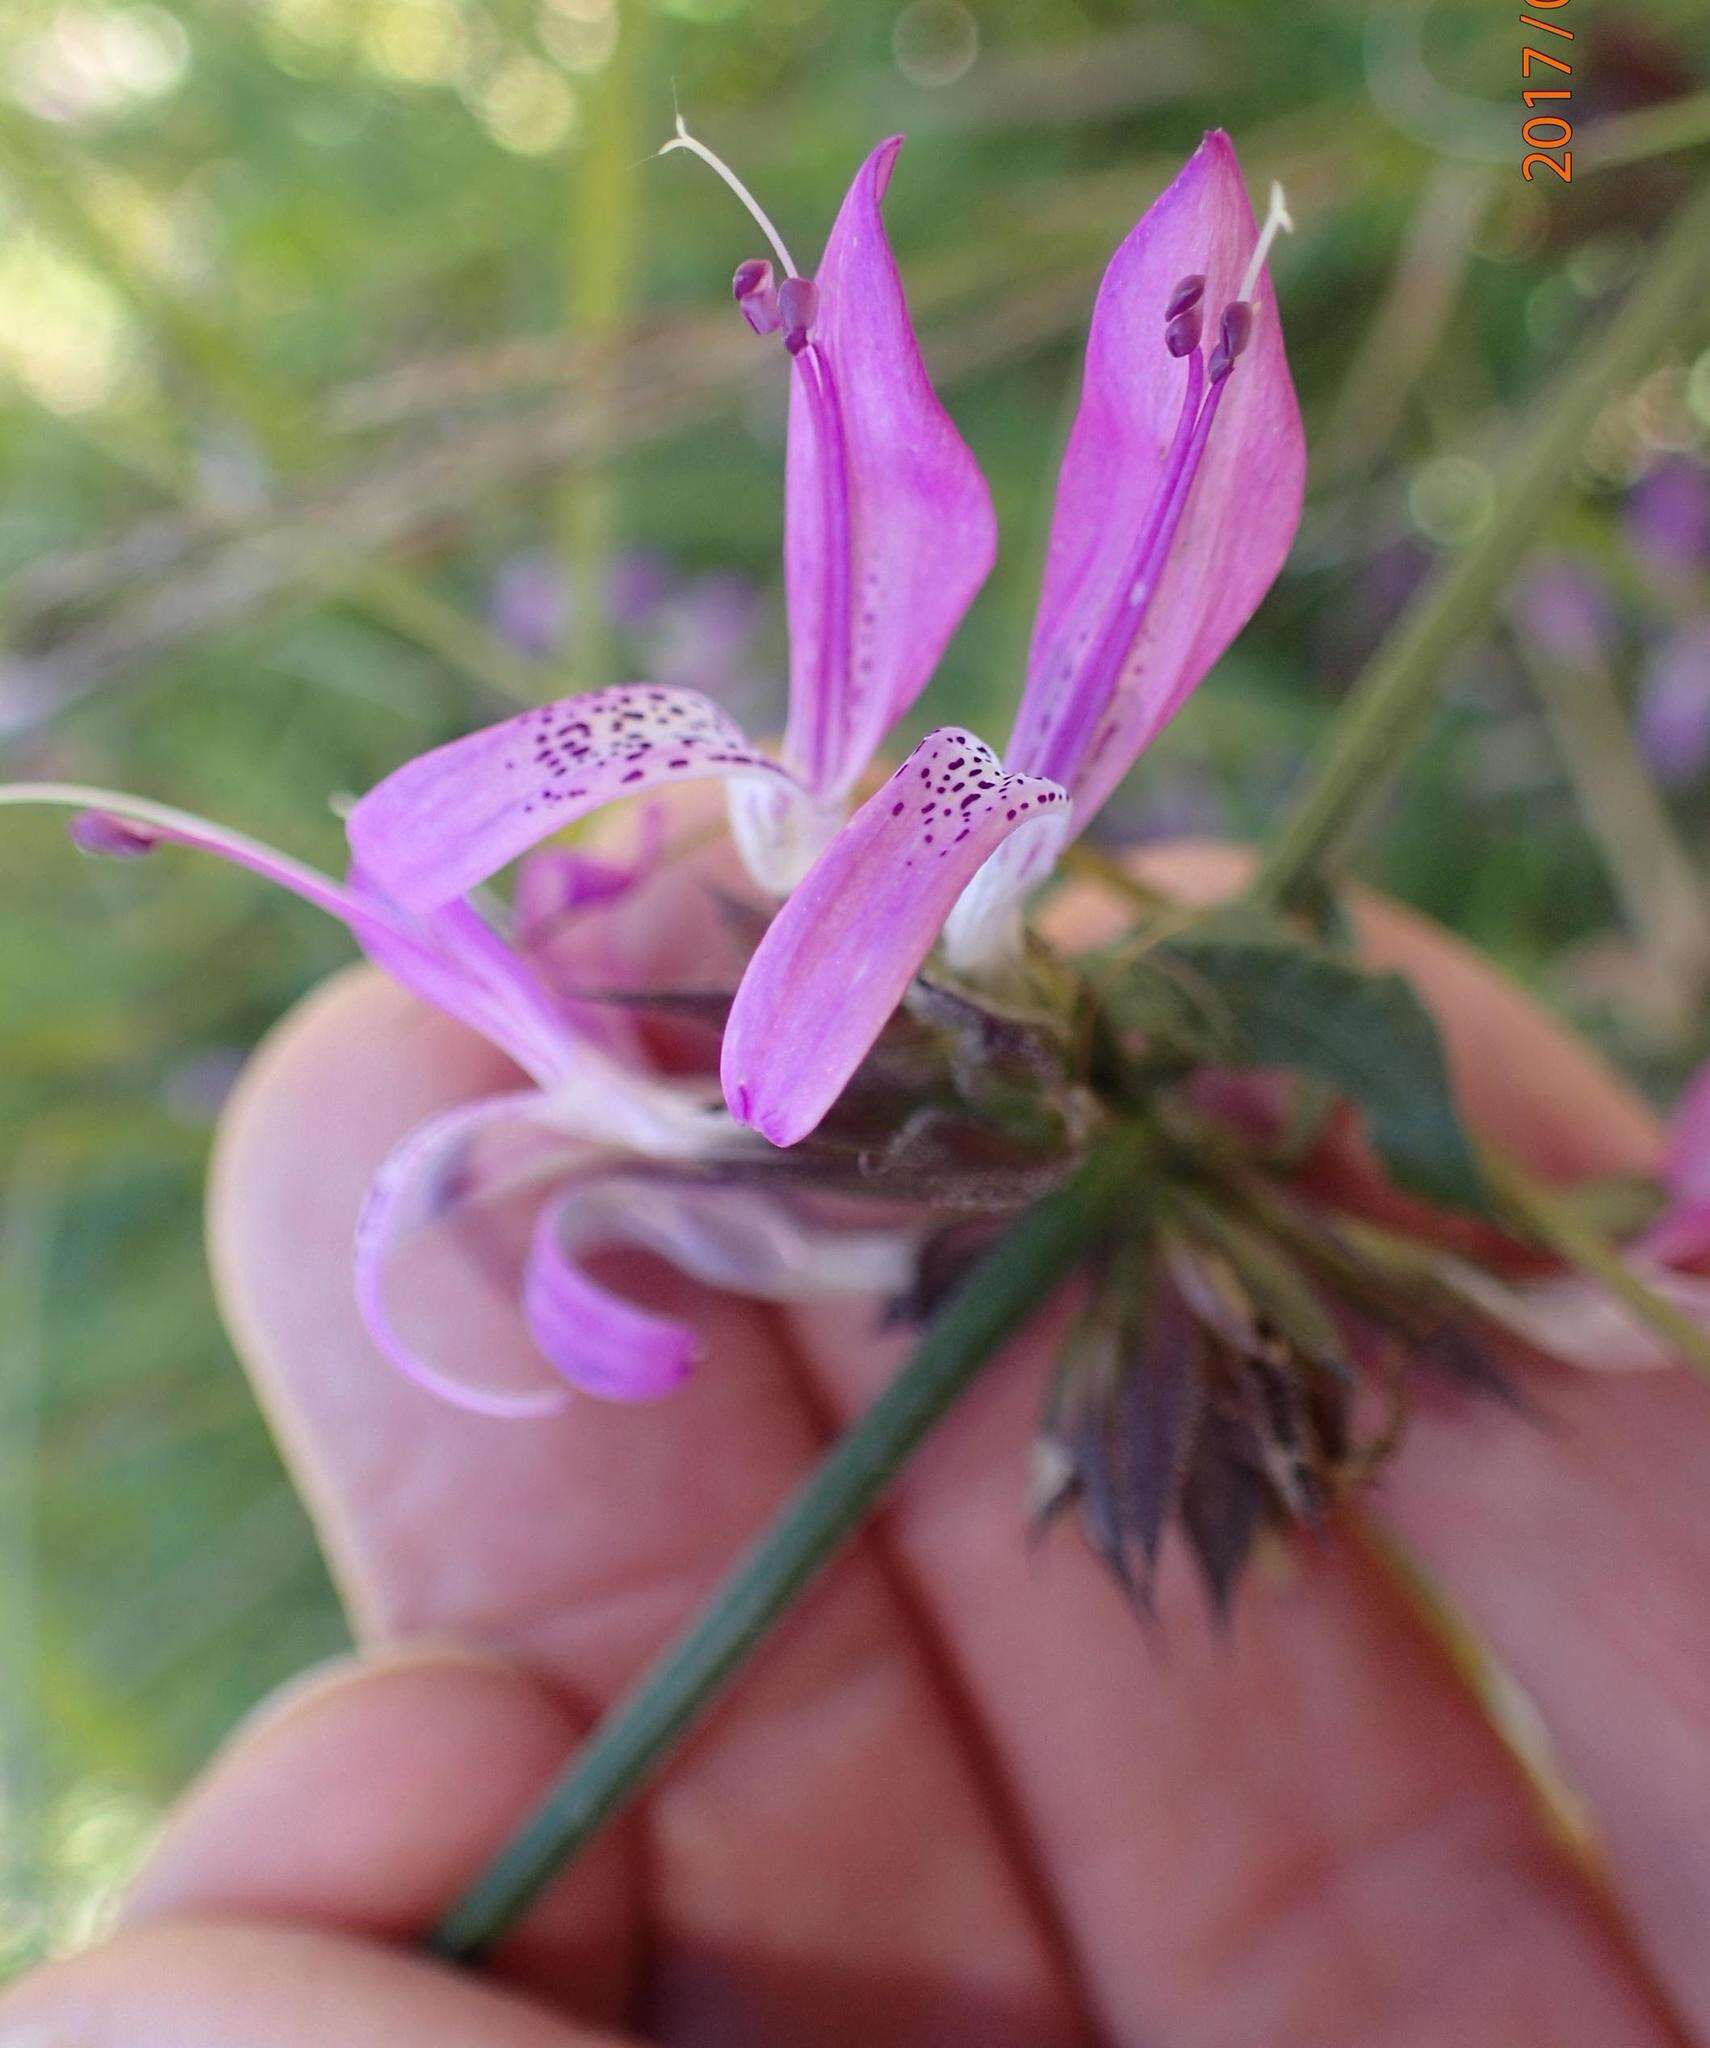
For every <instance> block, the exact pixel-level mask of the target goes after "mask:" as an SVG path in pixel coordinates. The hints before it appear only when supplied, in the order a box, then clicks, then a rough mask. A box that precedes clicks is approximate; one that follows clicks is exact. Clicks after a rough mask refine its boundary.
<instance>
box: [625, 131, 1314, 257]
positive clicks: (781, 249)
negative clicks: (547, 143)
mask: <svg viewBox="0 0 1710 2048" xmlns="http://www.w3.org/2000/svg"><path fill="white" fill-rule="evenodd" d="M674 149H686V150H687V151H688V152H689V154H690V155H691V156H698V157H699V158H700V160H701V162H702V163H704V164H705V165H706V167H707V169H708V170H710V171H713V172H715V173H716V174H717V175H718V176H719V177H721V178H722V179H723V180H724V182H725V183H726V184H727V185H728V186H729V187H730V189H731V191H733V192H734V193H735V194H736V196H737V198H738V199H739V200H741V202H742V204H743V205H744V207H746V208H747V210H748V213H749V216H750V218H751V219H752V220H753V222H754V224H755V226H756V227H758V228H759V230H760V232H761V233H762V234H763V235H764V236H765V237H766V239H767V241H768V242H770V243H771V245H772V253H773V254H774V255H775V256H776V257H777V259H778V261H779V262H780V263H781V264H782V265H783V266H784V275H785V276H786V277H800V275H801V272H800V271H799V270H797V268H796V265H795V259H794V258H793V257H792V256H791V254H790V252H789V250H788V249H787V248H786V247H785V246H784V238H783V236H782V235H781V234H779V232H778V230H777V229H776V228H775V227H774V226H773V225H772V220H771V216H770V215H769V214H768V213H767V211H766V209H765V208H764V207H763V206H762V205H761V204H760V202H759V200H758V199H756V198H755V196H754V194H753V193H752V192H750V191H749V189H748V187H747V186H746V185H745V184H743V182H742V180H741V179H740V178H739V177H738V176H737V175H736V173H735V172H734V171H733V170H732V169H731V168H730V166H729V164H727V163H726V162H725V160H724V158H723V157H721V156H719V155H717V154H716V153H715V152H714V151H712V150H710V149H708V147H707V146H706V144H705V143H704V142H702V141H701V140H700V139H699V138H698V137H696V136H693V135H691V134H690V133H689V130H688V124H687V123H686V122H685V121H684V119H683V117H682V115H681V114H679V115H678V116H677V132H676V134H675V135H674V136H672V138H671V140H670V141H669V142H668V143H666V145H665V147H664V148H663V149H662V150H660V151H659V154H660V155H661V156H669V155H670V154H671V152H672V151H673V150H674ZM1277 189H1278V190H1279V191H1280V189H1281V188H1280V187H1278V188H1277Z"/></svg>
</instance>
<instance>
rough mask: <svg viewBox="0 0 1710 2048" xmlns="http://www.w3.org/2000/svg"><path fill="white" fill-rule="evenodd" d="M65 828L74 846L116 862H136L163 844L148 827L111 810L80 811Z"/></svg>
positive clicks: (157, 835) (156, 834)
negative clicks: (142, 855) (116, 815)
mask: <svg viewBox="0 0 1710 2048" xmlns="http://www.w3.org/2000/svg"><path fill="white" fill-rule="evenodd" d="M66 829H67V831H69V832H70V834H71V840H72V844H73V845H74V846H80V847H82V849H83V851H84V852H85V853H104V854H106V855H108V856H109V857H110V858H112V859H114V860H135V859H136V858H137V857H138V856H139V855H140V854H145V853H152V852H153V851H154V849H155V847H156V846H157V845H158V844H159V843H160V840H159V834H158V833H156V832H154V831H153V830H152V829H151V828H150V827H149V826H147V825H139V824H137V823H135V822H134V821H133V820H132V819H130V818H119V817H115V816H114V815H113V813H112V812H111V811H79V812H78V814H77V816H76V817H75V818H73V819H72V821H71V823H70V825H69V826H67V828H66Z"/></svg>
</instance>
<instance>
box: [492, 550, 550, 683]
mask: <svg viewBox="0 0 1710 2048" xmlns="http://www.w3.org/2000/svg"><path fill="white" fill-rule="evenodd" d="M487 617H488V620H489V622H490V623H491V625H492V628H493V631H494V632H495V633H496V634H497V635H498V636H499V638H500V639H501V640H503V641H506V642H507V643H508V644H509V645H510V646H512V647H514V648H516V650H517V652H518V653H519V654H527V655H530V656H532V657H533V658H534V659H535V660H536V661H545V660H546V659H548V658H549V657H550V656H552V655H554V654H556V653H558V651H559V650H560V648H562V647H563V645H564V635H565V632H566V630H567V628H568V627H569V624H570V591H569V586H568V585H567V583H566V582H565V578H564V572H563V571H562V570H561V569H560V568H559V566H558V564H557V563H556V562H554V561H553V560H552V559H551V557H550V556H548V555H542V554H527V555H512V556H511V558H510V559H509V560H508V561H506V562H501V563H500V565H499V569H498V573H497V574H496V575H495V576H494V578H493V588H492V590H491V592H490V594H489V596H488V599H487Z"/></svg>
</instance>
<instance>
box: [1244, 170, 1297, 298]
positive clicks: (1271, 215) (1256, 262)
mask: <svg viewBox="0 0 1710 2048" xmlns="http://www.w3.org/2000/svg"><path fill="white" fill-rule="evenodd" d="M1293 233H1294V217H1293V215H1292V214H1291V213H1290V212H1289V210H1288V201H1287V199H1286V198H1285V197H1284V196H1283V188H1282V186H1281V184H1279V182H1278V181H1277V180H1276V179H1275V178H1273V179H1272V180H1271V203H1270V206H1269V208H1268V209H1267V211H1266V213H1265V224H1264V226H1263V227H1262V228H1260V230H1259V239H1258V241H1257V243H1256V244H1255V245H1254V248H1253V254H1252V257H1251V259H1250V260H1249V262H1248V264H1247V270H1246V275H1245V276H1244V277H1243V278H1242V279H1241V289H1240V290H1239V291H1238V292H1237V293H1236V294H1235V296H1236V297H1237V298H1238V299H1247V300H1249V301H1250V300H1251V299H1252V296H1253V290H1254V287H1255V286H1256V285H1257V284H1258V282H1259V272H1260V271H1261V270H1263V269H1264V267H1265V259H1266V258H1267V257H1268V256H1269V255H1270V253H1271V244H1272V243H1273V242H1274V241H1275V240H1276V238H1277V236H1278V235H1282V234H1289V235H1292V234H1293Z"/></svg>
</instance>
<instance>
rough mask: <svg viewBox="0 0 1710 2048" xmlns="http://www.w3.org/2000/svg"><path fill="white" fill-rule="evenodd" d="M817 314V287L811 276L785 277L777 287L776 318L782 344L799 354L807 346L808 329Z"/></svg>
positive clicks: (791, 352) (793, 352)
mask: <svg viewBox="0 0 1710 2048" xmlns="http://www.w3.org/2000/svg"><path fill="white" fill-rule="evenodd" d="M818 314H819V287H818V286H817V285H816V284H815V283H814V281H813V279H812V278H811V277H786V278H785V279H784V281H783V283H782V284H781V285H779V287H778V318H779V320H780V322H781V323H782V326H783V329H784V346H785V348H787V349H788V350H789V352H790V354H791V355H793V356H799V355H800V354H801V352H802V350H803V349H804V348H806V347H807V339H808V329H809V328H810V327H812V325H813V323H814V321H815V319H816V318H817V317H818Z"/></svg>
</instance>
